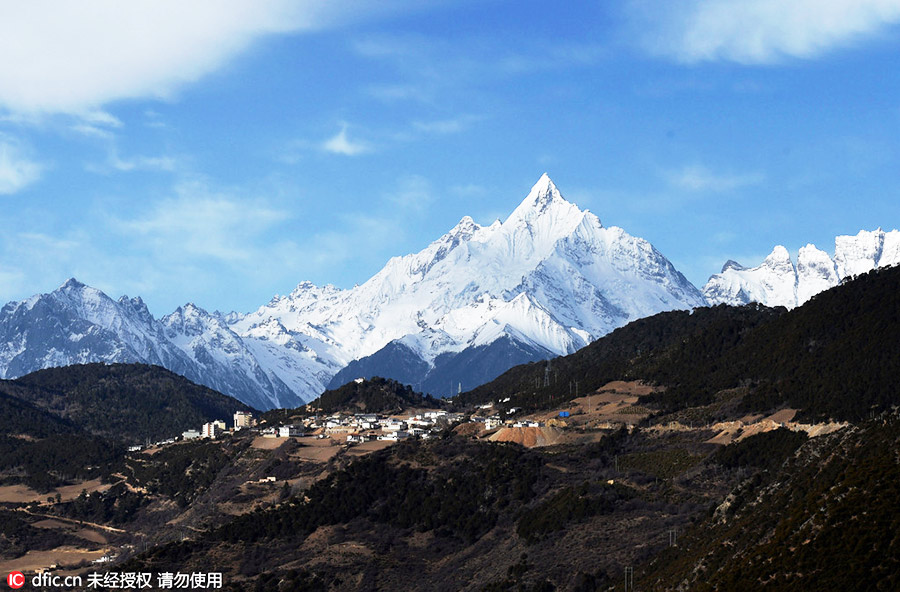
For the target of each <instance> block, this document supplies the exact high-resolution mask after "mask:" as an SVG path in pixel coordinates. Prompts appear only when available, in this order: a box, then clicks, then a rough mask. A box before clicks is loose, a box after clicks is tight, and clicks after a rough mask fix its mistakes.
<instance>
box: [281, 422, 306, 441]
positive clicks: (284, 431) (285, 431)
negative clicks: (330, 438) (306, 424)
mask: <svg viewBox="0 0 900 592" xmlns="http://www.w3.org/2000/svg"><path fill="white" fill-rule="evenodd" d="M305 435H306V433H305V432H304V431H303V426H300V425H295V424H291V425H283V426H281V427H279V428H278V437H280V438H290V437H291V436H305Z"/></svg>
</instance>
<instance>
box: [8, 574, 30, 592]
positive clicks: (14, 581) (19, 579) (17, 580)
mask: <svg viewBox="0 0 900 592" xmlns="http://www.w3.org/2000/svg"><path fill="white" fill-rule="evenodd" d="M6 583H7V584H9V587H10V588H12V589H13V590H15V589H17V588H21V587H22V586H24V585H25V574H23V573H22V572H20V571H11V572H9V575H8V576H6Z"/></svg>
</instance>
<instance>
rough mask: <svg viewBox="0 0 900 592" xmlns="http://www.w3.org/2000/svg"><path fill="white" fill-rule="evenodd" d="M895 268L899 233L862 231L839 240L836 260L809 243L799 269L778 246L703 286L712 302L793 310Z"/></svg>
mask: <svg viewBox="0 0 900 592" xmlns="http://www.w3.org/2000/svg"><path fill="white" fill-rule="evenodd" d="M897 264H900V231H897V230H892V231H890V232H884V231H883V230H882V229H880V228H879V229H877V230H875V231H872V232H869V231H866V230H861V231H860V232H859V234H857V235H856V236H839V237H837V238H836V239H835V241H834V257H831V256H829V255H828V253H826V252H825V251H821V250H819V249H817V248H816V247H815V245H811V244H810V245H806V246H805V247H803V248H801V249H800V252H799V254H798V256H797V264H796V265H795V264H794V262H793V261H792V260H791V256H790V254H789V253H788V251H787V249H786V248H784V247H783V246H781V245H778V246H776V247H775V249H774V250H773V251H772V253H771V254H770V255H769V256H768V257H766V259H765V261H763V262H762V264H761V265H758V266H757V267H752V268H746V267H743V266H741V265H740V264H739V263H736V262H734V261H729V262H727V263H726V264H725V266H724V267H723V268H722V272H721V273H718V274H716V275H714V276H712V277H711V278H710V279H709V281H708V282H707V283H706V285H705V286H704V287H703V296H704V297H705V298H706V300H707V302H709V303H710V304H733V305H740V304H747V303H748V302H759V303H761V304H765V305H767V306H785V307H787V308H794V307H796V306H800V305H802V304H803V303H804V302H806V301H807V300H809V299H810V298H812V297H813V296H815V295H816V294H818V293H819V292H822V291H823V290H827V289H828V288H832V287H834V286H836V285H838V284H839V283H840V282H841V281H842V280H844V279H845V278H848V277H853V276H855V275H859V274H861V273H865V272H867V271H871V270H872V269H875V268H876V267H887V266H890V265H897Z"/></svg>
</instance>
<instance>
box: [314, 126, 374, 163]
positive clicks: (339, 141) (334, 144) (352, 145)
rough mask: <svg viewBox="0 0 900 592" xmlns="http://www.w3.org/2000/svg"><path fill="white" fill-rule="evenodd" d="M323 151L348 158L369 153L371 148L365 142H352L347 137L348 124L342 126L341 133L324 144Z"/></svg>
mask: <svg viewBox="0 0 900 592" xmlns="http://www.w3.org/2000/svg"><path fill="white" fill-rule="evenodd" d="M322 150H325V151H326V152H333V153H334V154H344V155H346V156H356V155H357V154H363V153H364V152H369V150H371V147H370V146H369V145H368V144H366V143H365V142H361V141H356V140H351V139H350V138H348V137H347V124H346V123H345V124H342V125H341V131H339V132H338V133H337V134H335V135H334V136H333V137H331V138H329V139H328V140H325V142H323V143H322Z"/></svg>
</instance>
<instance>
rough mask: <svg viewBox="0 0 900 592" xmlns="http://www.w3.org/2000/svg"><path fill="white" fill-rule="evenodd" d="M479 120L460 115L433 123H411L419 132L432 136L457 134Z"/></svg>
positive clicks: (478, 118) (472, 116) (474, 117)
mask: <svg viewBox="0 0 900 592" xmlns="http://www.w3.org/2000/svg"><path fill="white" fill-rule="evenodd" d="M480 119H481V118H480V117H476V116H474V115H461V116H459V117H454V118H452V119H439V120H435V121H416V122H414V123H413V127H415V128H416V129H417V130H419V131H420V132H428V133H432V134H458V133H460V132H462V131H465V130H466V129H468V128H469V126H471V125H472V124H473V123H475V122H477V121H479V120H480Z"/></svg>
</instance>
